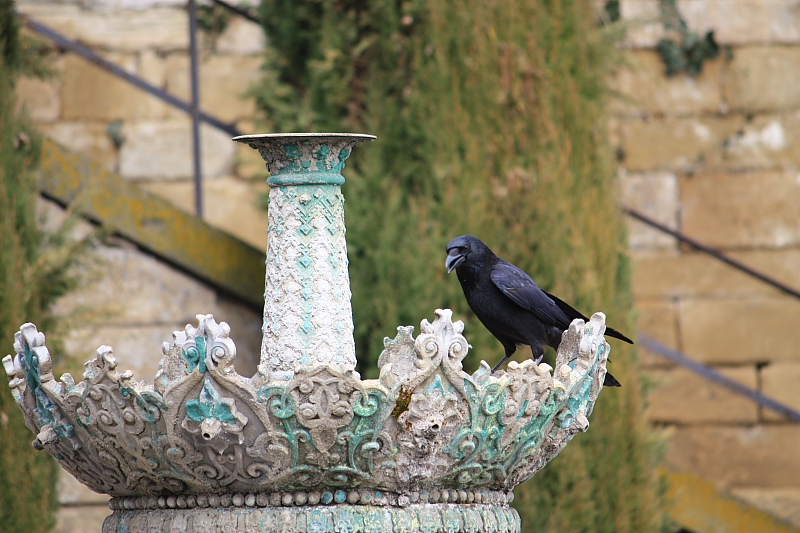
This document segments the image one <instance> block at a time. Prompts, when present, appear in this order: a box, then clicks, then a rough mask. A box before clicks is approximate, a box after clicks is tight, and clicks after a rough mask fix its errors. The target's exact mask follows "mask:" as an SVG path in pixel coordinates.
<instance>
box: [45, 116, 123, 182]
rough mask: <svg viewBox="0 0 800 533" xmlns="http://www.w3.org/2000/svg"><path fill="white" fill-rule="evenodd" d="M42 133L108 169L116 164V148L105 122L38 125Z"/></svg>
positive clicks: (64, 122) (65, 122) (63, 122)
mask: <svg viewBox="0 0 800 533" xmlns="http://www.w3.org/2000/svg"><path fill="white" fill-rule="evenodd" d="M39 128H40V130H41V131H42V133H44V134H45V135H46V136H47V137H48V138H49V139H51V140H52V141H54V142H55V143H57V144H60V145H61V146H63V147H64V148H67V149H68V150H72V151H73V152H77V153H79V154H82V155H85V156H87V157H89V158H91V159H92V161H95V162H96V163H98V164H100V165H102V166H103V167H105V168H106V169H108V170H112V171H113V170H114V169H115V168H116V166H117V149H116V147H115V146H114V143H113V142H112V141H111V136H110V135H109V133H108V124H107V123H106V122H96V121H92V122H87V121H78V120H70V121H60V122H55V123H52V124H42V125H40V126H39Z"/></svg>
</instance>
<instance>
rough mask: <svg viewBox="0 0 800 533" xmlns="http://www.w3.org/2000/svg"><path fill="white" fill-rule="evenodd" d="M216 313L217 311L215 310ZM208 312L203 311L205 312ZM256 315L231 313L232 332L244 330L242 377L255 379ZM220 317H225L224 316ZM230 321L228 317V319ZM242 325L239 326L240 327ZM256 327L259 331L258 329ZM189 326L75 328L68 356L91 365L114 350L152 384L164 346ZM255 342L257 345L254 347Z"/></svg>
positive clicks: (240, 352) (227, 307) (227, 308)
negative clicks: (103, 349)
mask: <svg viewBox="0 0 800 533" xmlns="http://www.w3.org/2000/svg"><path fill="white" fill-rule="evenodd" d="M230 307H231V305H230V303H227V304H226V305H225V306H223V310H225V311H230V310H231V309H230ZM211 310H213V309H211ZM202 311H204V310H200V311H199V312H202ZM253 315H255V316H258V312H257V311H256V312H253V311H250V310H246V309H245V310H243V309H240V310H239V312H238V313H231V315H230V319H231V330H232V331H233V332H234V333H236V332H238V331H239V330H242V332H243V333H244V334H243V335H242V341H241V342H240V343H237V344H238V345H237V347H238V348H239V349H238V350H237V360H236V369H237V371H239V370H241V373H242V375H244V376H252V375H253V374H254V369H255V368H256V367H257V365H258V361H259V356H260V353H261V352H260V341H261V336H260V335H259V334H258V333H257V332H258V331H260V329H261V327H260V321H258V322H255V319H254V318H253ZM220 316H222V315H221V314H220ZM226 320H227V317H226ZM237 322H238V323H237ZM254 324H256V327H255V328H254V327H253V326H254ZM185 326H186V322H178V321H175V322H173V323H172V324H160V325H154V326H149V325H148V326H128V327H121V326H97V327H87V328H74V329H73V330H72V331H70V333H69V336H68V337H67V338H66V339H65V348H66V350H67V353H68V354H69V355H70V357H72V358H73V359H77V360H78V361H88V360H89V359H91V358H92V357H93V354H94V353H95V352H96V351H97V348H99V347H100V346H102V345H110V346H113V347H114V353H115V354H116V355H117V356H118V357H119V358H120V360H121V361H122V363H121V364H122V365H123V366H124V368H121V369H120V371H122V370H132V371H133V373H134V374H135V375H136V376H140V377H141V378H143V379H146V381H147V382H148V383H151V384H152V380H153V376H155V375H156V372H157V370H158V363H159V361H160V360H161V358H162V357H163V355H164V354H163V353H161V345H162V343H164V342H169V341H170V340H172V333H173V332H175V331H180V330H183V329H184V327H185ZM253 340H255V341H256V342H255V344H253Z"/></svg>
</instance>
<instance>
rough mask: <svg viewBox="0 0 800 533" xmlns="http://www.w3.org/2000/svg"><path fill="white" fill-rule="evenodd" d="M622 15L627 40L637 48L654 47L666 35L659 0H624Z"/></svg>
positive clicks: (621, 4) (621, 6)
mask: <svg viewBox="0 0 800 533" xmlns="http://www.w3.org/2000/svg"><path fill="white" fill-rule="evenodd" d="M620 15H621V17H622V20H623V21H625V24H626V28H627V34H626V41H627V42H628V43H630V44H631V45H632V46H634V47H636V48H652V47H654V46H655V45H656V44H657V43H658V41H659V39H661V38H662V37H663V36H664V35H665V32H664V25H663V24H662V23H661V20H660V12H659V8H658V0H622V1H621V2H620Z"/></svg>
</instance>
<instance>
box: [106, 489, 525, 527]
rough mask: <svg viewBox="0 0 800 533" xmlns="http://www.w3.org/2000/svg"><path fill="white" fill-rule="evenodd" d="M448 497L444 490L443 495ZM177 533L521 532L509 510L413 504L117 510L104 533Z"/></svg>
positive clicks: (458, 505)
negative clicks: (394, 505)
mask: <svg viewBox="0 0 800 533" xmlns="http://www.w3.org/2000/svg"><path fill="white" fill-rule="evenodd" d="M445 492H446V491H445ZM179 531H181V532H182V531H192V532H194V531H198V532H199V531H202V532H206V531H214V532H216V531H225V532H228V533H246V532H253V531H297V532H300V531H313V532H315V533H342V532H355V531H357V532H362V531H368V532H372V533H375V532H381V533H430V532H432V531H434V532H435V531H447V532H448V533H462V532H463V533H466V532H468V531H469V532H473V531H486V532H491V533H519V531H520V520H519V515H518V514H517V512H516V510H514V508H513V507H509V506H508V505H503V506H500V505H496V504H493V505H486V504H470V505H462V504H449V503H448V504H429V503H424V504H423V503H415V504H410V505H406V506H403V507H375V506H366V505H347V504H343V505H336V506H319V505H317V506H305V507H296V508H292V507H278V506H268V507H263V508H252V507H248V506H245V507H241V506H239V507H231V508H227V509H226V508H219V507H218V506H217V508H209V509H202V510H191V511H189V510H184V509H159V510H148V511H127V510H126V511H116V512H115V513H114V515H113V516H111V517H110V518H109V520H108V522H106V523H105V524H104V525H103V533H173V532H179Z"/></svg>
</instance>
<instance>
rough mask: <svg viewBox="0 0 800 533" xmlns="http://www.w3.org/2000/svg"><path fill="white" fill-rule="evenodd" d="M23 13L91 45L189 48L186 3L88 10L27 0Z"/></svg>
mask: <svg viewBox="0 0 800 533" xmlns="http://www.w3.org/2000/svg"><path fill="white" fill-rule="evenodd" d="M19 9H20V11H21V12H22V13H25V14H27V15H30V16H31V17H33V18H34V19H36V20H37V21H39V22H41V23H42V24H45V25H47V26H50V27H51V28H53V29H54V30H56V31H58V32H59V33H62V34H64V35H66V36H67V37H69V38H70V39H77V40H79V41H81V42H83V43H85V44H88V45H90V46H97V47H100V48H104V49H111V50H120V51H129V52H135V51H139V50H143V49H145V48H151V47H152V48H156V49H158V50H162V51H169V50H186V49H187V48H188V45H189V34H188V29H187V19H186V11H185V9H183V6H180V7H179V8H173V7H154V8H152V9H146V10H135V11H134V10H131V11H115V10H112V9H104V10H86V9H81V7H80V6H78V5H75V4H68V3H57V4H52V3H47V4H39V3H33V2H31V3H25V4H24V5H20V6H19Z"/></svg>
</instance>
